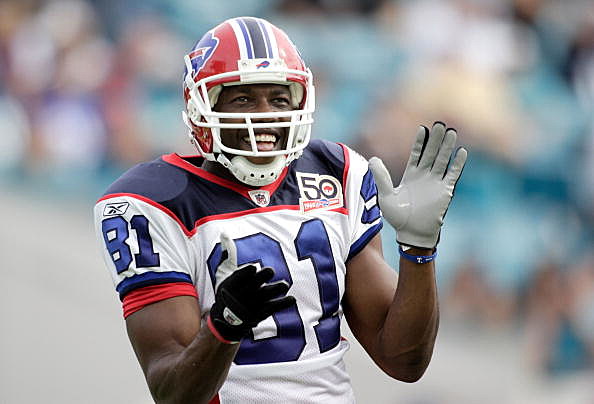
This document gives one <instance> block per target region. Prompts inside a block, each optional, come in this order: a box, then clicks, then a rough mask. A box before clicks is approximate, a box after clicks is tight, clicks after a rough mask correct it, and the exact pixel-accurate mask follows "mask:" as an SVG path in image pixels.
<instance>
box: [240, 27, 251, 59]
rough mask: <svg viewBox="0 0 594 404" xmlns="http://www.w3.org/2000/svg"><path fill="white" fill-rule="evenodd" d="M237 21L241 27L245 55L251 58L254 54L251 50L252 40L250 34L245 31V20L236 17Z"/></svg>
mask: <svg viewBox="0 0 594 404" xmlns="http://www.w3.org/2000/svg"><path fill="white" fill-rule="evenodd" d="M237 22H238V24H239V27H240V28H241V32H242V33H243V39H244V40H245V47H246V49H247V57H248V59H253V58H254V55H253V52H252V41H251V40H250V36H249V34H248V32H247V28H246V26H245V22H244V21H243V19H241V18H238V19H237Z"/></svg>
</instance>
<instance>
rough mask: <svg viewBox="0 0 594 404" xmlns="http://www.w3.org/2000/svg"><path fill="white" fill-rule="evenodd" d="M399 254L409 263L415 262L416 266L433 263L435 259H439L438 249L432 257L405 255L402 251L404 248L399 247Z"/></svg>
mask: <svg viewBox="0 0 594 404" xmlns="http://www.w3.org/2000/svg"><path fill="white" fill-rule="evenodd" d="M398 252H399V253H400V256H401V257H402V258H404V259H405V260H407V261H410V262H414V263H415V264H426V263H428V262H431V261H433V260H434V259H435V257H437V248H436V249H435V251H434V252H433V254H431V255H411V254H407V253H405V252H404V250H403V249H402V246H401V245H399V246H398Z"/></svg>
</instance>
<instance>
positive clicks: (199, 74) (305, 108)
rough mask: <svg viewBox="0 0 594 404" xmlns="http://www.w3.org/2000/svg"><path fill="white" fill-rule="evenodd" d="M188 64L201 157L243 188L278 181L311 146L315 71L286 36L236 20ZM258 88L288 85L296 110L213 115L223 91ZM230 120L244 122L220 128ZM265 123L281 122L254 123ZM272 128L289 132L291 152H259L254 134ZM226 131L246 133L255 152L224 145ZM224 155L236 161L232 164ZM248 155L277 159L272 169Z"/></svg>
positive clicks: (187, 92)
mask: <svg viewBox="0 0 594 404" xmlns="http://www.w3.org/2000/svg"><path fill="white" fill-rule="evenodd" d="M184 61H185V64H186V73H185V78H184V83H183V91H184V99H185V102H186V109H185V111H184V113H183V117H184V122H185V123H186V125H187V126H188V127H189V129H190V133H189V134H190V138H191V140H192V142H193V143H194V145H195V146H196V147H197V148H198V150H199V152H200V153H201V154H202V156H203V157H204V158H206V159H208V160H211V161H218V162H220V163H221V164H223V165H224V166H225V167H227V168H228V169H229V170H230V171H231V172H232V173H233V174H234V175H235V176H236V177H237V178H238V179H239V180H240V181H242V182H244V183H247V184H249V185H255V186H262V185H266V184H269V183H271V182H273V181H274V180H275V179H276V178H277V177H278V175H279V174H280V172H281V171H282V169H283V168H284V167H285V166H286V165H288V164H289V163H290V162H291V161H293V160H294V159H296V158H298V157H299V156H300V155H301V153H302V152H303V149H304V148H305V147H306V146H307V144H308V142H309V138H310V134H311V125H312V123H313V118H312V114H313V112H314V109H315V107H314V103H315V95H314V87H313V78H312V75H311V72H310V71H309V69H308V68H307V67H306V66H305V63H304V62H303V60H302V59H301V56H300V55H299V51H298V50H297V48H296V47H295V45H293V43H292V42H291V40H290V39H289V37H288V36H287V34H285V33H284V32H283V31H282V30H281V29H279V28H278V27H275V26H274V25H272V24H271V23H269V22H268V21H266V20H263V19H260V18H254V17H239V18H232V19H229V20H227V21H225V22H223V23H221V24H219V25H217V26H216V27H215V28H213V29H212V30H210V31H208V32H207V33H206V34H205V35H204V36H203V37H202V38H201V39H200V41H198V43H197V44H196V46H194V48H193V49H192V51H191V52H190V53H188V54H187V55H186V56H185V57H184ZM256 83H269V84H282V85H287V86H289V90H290V93H291V103H292V106H293V108H294V109H293V110H292V111H284V112H264V113H220V112H215V111H213V110H212V108H213V106H214V105H215V104H216V102H217V99H218V96H219V94H220V92H221V90H222V86H226V85H237V84H256ZM225 118H236V119H237V118H239V119H242V120H243V122H242V123H221V119H225ZM265 118H268V119H270V118H276V121H275V122H270V121H268V122H254V120H256V121H257V120H258V119H265ZM270 127H285V128H288V139H287V144H286V147H285V148H284V149H282V150H274V151H258V147H257V144H256V137H255V133H254V129H256V130H257V129H258V128H270ZM225 128H243V129H246V130H247V131H248V133H249V136H250V142H251V145H252V149H251V150H240V149H234V148H229V147H227V146H225V145H224V144H223V143H222V142H221V135H220V130H221V129H225ZM223 152H226V153H229V154H232V155H234V156H235V157H233V158H231V159H229V158H227V157H226V156H225V155H224V154H223ZM245 156H258V157H265V156H276V157H275V158H274V159H273V161H272V162H271V163H269V164H254V163H251V162H250V161H249V160H247V159H246V158H245Z"/></svg>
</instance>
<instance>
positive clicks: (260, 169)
mask: <svg viewBox="0 0 594 404" xmlns="http://www.w3.org/2000/svg"><path fill="white" fill-rule="evenodd" d="M217 161H218V162H219V163H221V164H222V165H223V167H225V168H227V169H228V170H229V171H230V172H231V173H232V174H233V175H234V176H235V178H237V179H238V180H239V181H241V182H243V183H244V184H247V185H251V186H254V187H262V186H265V185H269V184H272V183H273V182H274V181H276V179H277V178H278V176H279V175H280V173H281V172H282V170H283V168H285V166H286V165H287V158H286V156H276V157H275V158H274V160H272V162H270V163H268V164H254V163H252V162H250V161H249V160H248V159H247V158H246V157H245V156H235V157H233V158H232V159H231V160H229V159H228V158H227V157H226V156H225V155H224V154H223V153H219V156H218V157H217Z"/></svg>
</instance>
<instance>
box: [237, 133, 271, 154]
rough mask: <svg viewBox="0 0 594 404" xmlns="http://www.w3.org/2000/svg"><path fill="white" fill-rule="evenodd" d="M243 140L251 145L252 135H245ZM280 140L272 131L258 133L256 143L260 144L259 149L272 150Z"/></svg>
mask: <svg viewBox="0 0 594 404" xmlns="http://www.w3.org/2000/svg"><path fill="white" fill-rule="evenodd" d="M241 140H243V141H244V142H245V143H247V144H248V145H250V147H251V143H250V137H249V136H244V137H243V138H242V139H241ZM277 142H278V136H277V135H273V134H271V133H259V134H256V144H257V145H258V151H272V150H274V148H275V146H276V143H277Z"/></svg>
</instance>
